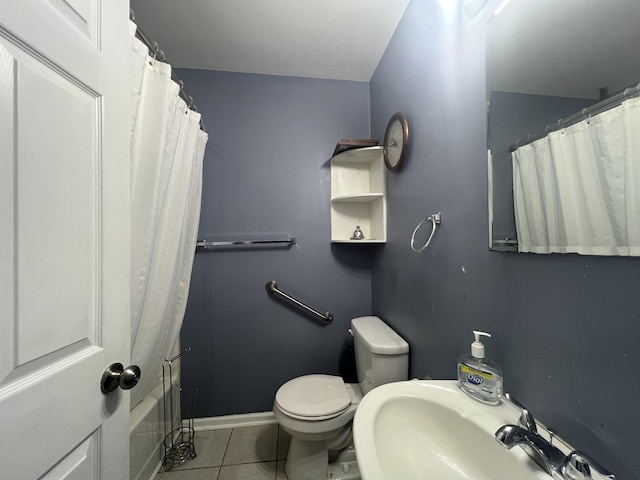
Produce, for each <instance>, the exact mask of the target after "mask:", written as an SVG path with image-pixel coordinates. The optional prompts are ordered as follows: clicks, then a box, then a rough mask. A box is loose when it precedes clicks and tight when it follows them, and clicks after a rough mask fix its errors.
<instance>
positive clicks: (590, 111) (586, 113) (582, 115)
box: [509, 83, 640, 152]
mask: <svg viewBox="0 0 640 480" xmlns="http://www.w3.org/2000/svg"><path fill="white" fill-rule="evenodd" d="M638 96H640V83H639V84H637V85H635V86H633V87H629V88H625V89H624V91H622V92H620V93H618V94H617V95H612V96H611V97H609V98H607V99H606V100H603V101H601V102H598V103H596V104H594V105H591V106H590V107H588V108H583V109H582V110H580V111H579V112H578V113H574V114H573V115H570V116H568V117H565V118H561V119H560V120H558V121H557V122H556V123H552V124H551V125H547V128H545V129H544V130H540V131H539V132H537V133H534V134H529V135H527V136H526V137H524V138H521V139H520V140H518V141H517V142H516V143H514V144H513V145H511V146H510V147H509V152H514V151H516V150H517V149H518V148H520V147H523V146H525V145H528V144H530V143H532V142H535V141H536V140H540V139H541V138H544V137H546V136H547V135H549V133H551V132H554V131H556V130H560V129H562V128H566V127H570V126H571V125H575V124H576V123H578V122H581V121H582V120H585V119H586V118H588V117H591V116H593V115H598V114H599V113H602V112H606V111H607V110H611V109H612V108H615V107H617V106H619V105H620V104H621V103H622V102H624V101H625V100H626V99H628V98H633V97H638Z"/></svg>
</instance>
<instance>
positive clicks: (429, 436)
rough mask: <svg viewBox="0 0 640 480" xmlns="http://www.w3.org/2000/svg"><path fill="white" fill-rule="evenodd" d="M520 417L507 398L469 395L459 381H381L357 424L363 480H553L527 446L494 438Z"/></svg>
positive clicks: (365, 401) (365, 400)
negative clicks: (509, 445)
mask: <svg viewBox="0 0 640 480" xmlns="http://www.w3.org/2000/svg"><path fill="white" fill-rule="evenodd" d="M519 416H520V412H519V411H518V410H517V409H516V408H515V407H513V406H512V405H510V404H507V403H504V402H503V403H501V404H500V405H485V404H483V403H480V402H478V401H477V400H474V399H472V398H471V397H469V396H468V395H467V394H465V393H464V392H463V391H462V390H460V389H459V388H458V383H457V382H456V381H454V380H413V381H408V382H397V383H389V384H386V385H382V386H380V387H377V388H375V389H374V390H372V391H371V392H369V393H368V394H367V395H366V396H365V397H364V398H363V399H362V401H361V402H360V405H359V406H358V409H357V410H356V415H355V419H354V425H353V439H354V442H355V448H356V457H357V459H358V465H359V467H360V472H361V475H362V480H385V479H386V480H398V479H402V480H413V479H415V480H418V479H420V480H425V479H433V480H501V479H509V480H550V479H551V476H550V475H548V474H547V473H546V472H544V471H543V470H542V469H541V468H540V467H539V466H538V465H537V464H536V463H535V462H534V461H533V460H532V459H531V458H530V457H529V456H528V455H527V454H526V453H525V452H524V450H522V449H521V448H519V447H515V448H513V449H511V450H507V449H505V448H503V447H502V446H501V445H499V444H498V442H497V441H496V440H495V437H494V435H495V432H496V430H497V429H498V428H500V427H501V426H502V425H505V424H509V423H512V424H516V423H517V421H518V418H519Z"/></svg>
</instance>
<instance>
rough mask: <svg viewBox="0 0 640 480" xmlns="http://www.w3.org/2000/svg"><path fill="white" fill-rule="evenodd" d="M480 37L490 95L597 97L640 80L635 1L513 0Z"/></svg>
mask: <svg viewBox="0 0 640 480" xmlns="http://www.w3.org/2000/svg"><path fill="white" fill-rule="evenodd" d="M487 31H488V34H487V79H488V88H489V89H490V90H500V91H506V92H520V93H533V94H541V95H555V96H565V97H581V98H598V89H599V88H603V87H608V89H609V93H615V92H617V91H620V90H621V89H623V88H624V87H627V86H629V85H631V84H632V83H637V82H639V81H640V1H638V0H588V1H587V0H561V1H560V0H512V1H511V3H509V4H508V5H507V7H506V8H505V9H504V10H503V11H502V12H501V13H500V14H499V15H497V16H496V17H494V18H493V19H492V21H491V22H490V23H489V25H488V30H487Z"/></svg>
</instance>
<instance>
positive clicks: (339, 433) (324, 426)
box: [273, 375, 362, 480]
mask: <svg viewBox="0 0 640 480" xmlns="http://www.w3.org/2000/svg"><path fill="white" fill-rule="evenodd" d="M361 399H362V391H361V390H360V386H359V385H358V384H345V383H344V381H343V380H342V378H341V377H337V376H333V375H305V376H303V377H298V378H294V379H293V380H289V381H288V382H287V383H285V384H284V385H283V386H282V387H280V389H279V390H278V393H277V394H276V400H275V402H274V405H273V413H274V415H275V418H276V420H277V421H278V423H279V424H280V425H281V426H282V428H283V429H284V430H285V431H286V432H287V433H288V434H289V435H291V443H290V444H289V452H288V454H287V461H286V463H285V473H286V474H287V477H288V478H289V480H302V479H304V480H326V479H327V471H328V464H329V461H328V452H329V451H331V450H342V449H343V448H345V447H347V446H348V445H349V444H350V443H351V438H352V437H351V423H352V420H353V416H354V415H355V413H356V407H357V405H358V403H359V402H360V400H361Z"/></svg>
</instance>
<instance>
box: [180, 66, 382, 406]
mask: <svg viewBox="0 0 640 480" xmlns="http://www.w3.org/2000/svg"><path fill="white" fill-rule="evenodd" d="M178 74H179V76H180V78H181V79H183V80H184V82H185V84H186V85H188V91H189V94H190V95H193V97H194V98H196V99H197V104H198V109H199V111H200V112H202V113H203V118H204V121H205V126H206V129H207V132H208V133H209V143H208V145H207V150H206V156H205V160H204V180H203V181H204V191H203V199H202V214H201V220H200V233H199V237H200V238H206V239H207V240H245V239H257V240H262V239H276V238H280V237H288V236H289V235H291V236H293V237H296V238H297V239H298V244H297V245H296V246H294V247H292V248H290V249H287V248H281V247H280V248H278V247H275V248H274V247H269V248H259V247H232V248H227V249H216V250H214V251H209V252H198V253H197V254H196V258H195V264H194V271H193V275H192V280H191V290H190V294H189V303H188V307H187V312H186V316H185V320H184V326H183V329H182V334H181V341H182V345H183V347H187V346H190V347H191V348H192V351H191V352H190V353H189V354H187V355H186V356H185V357H184V363H183V368H182V383H183V388H184V390H185V391H186V392H190V391H191V390H192V389H193V388H198V389H199V391H198V393H197V394H196V395H195V397H194V405H193V409H192V411H191V412H190V413H191V415H193V416H196V417H209V416H217V415H226V414H234V413H247V412H261V411H269V410H271V408H272V405H273V399H274V397H275V393H276V390H277V389H278V388H279V387H280V385H282V384H283V383H284V382H285V381H287V380H289V379H291V378H293V377H296V376H299V375H303V374H307V373H329V374H343V375H346V376H349V375H351V374H352V370H353V368H352V367H351V365H352V360H350V355H351V353H350V350H349V345H348V343H347V342H348V339H347V336H348V335H347V329H348V328H349V321H350V319H351V318H352V317H355V316H360V315H368V314H370V313H371V260H370V259H371V255H370V253H369V249H368V248H367V247H364V248H363V246H359V247H356V248H350V247H353V246H350V245H342V246H341V245H336V246H332V245H331V243H330V238H331V237H330V219H329V205H330V169H329V159H330V158H331V154H332V152H333V149H334V148H335V145H336V142H337V141H338V140H339V139H341V138H368V137H369V85H368V84H367V83H359V82H347V81H333V80H319V79H303V78H289V77H277V76H266V75H250V74H238V73H221V72H212V71H203V70H184V69H183V70H180V71H179V72H178ZM268 280H276V281H277V282H278V284H279V287H280V288H281V289H282V290H283V291H284V292H286V293H289V294H290V295H292V296H294V297H296V298H299V299H300V300H301V301H303V302H305V303H307V304H309V305H310V306H311V307H313V308H316V309H318V310H320V311H323V312H324V311H330V312H331V313H333V315H334V317H335V319H334V322H333V324H332V325H330V326H328V327H323V326H321V325H320V323H319V322H317V321H316V320H313V319H310V318H308V317H305V316H304V315H301V314H300V313H298V311H294V310H292V309H291V308H289V307H288V306H286V305H284V304H282V303H281V302H279V301H277V300H274V299H273V298H272V297H270V296H268V295H267V293H266V291H265V284H266V282H267V281H268ZM184 413H185V414H186V413H187V412H186V411H185V412H184Z"/></svg>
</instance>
